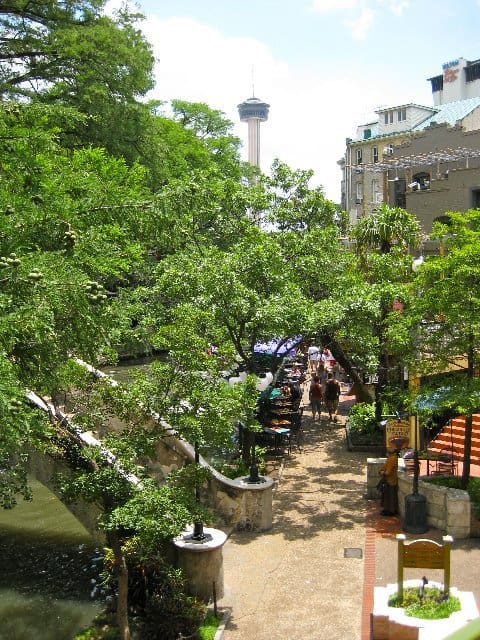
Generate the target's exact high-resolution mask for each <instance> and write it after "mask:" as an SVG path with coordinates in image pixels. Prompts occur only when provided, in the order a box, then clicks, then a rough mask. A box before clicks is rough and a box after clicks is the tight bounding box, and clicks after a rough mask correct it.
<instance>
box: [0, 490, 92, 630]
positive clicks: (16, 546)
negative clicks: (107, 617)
mask: <svg viewBox="0 0 480 640" xmlns="http://www.w3.org/2000/svg"><path fill="white" fill-rule="evenodd" d="M31 486H32V488H33V495H34V498H33V501H32V502H25V501H22V502H20V503H19V504H18V506H16V507H15V508H14V509H11V510H4V509H1V508H0V640H71V639H72V638H73V637H74V635H75V633H76V632H77V631H79V630H80V629H82V628H83V627H85V626H88V625H89V623H90V622H91V621H92V620H93V618H94V617H95V615H96V614H97V612H98V611H99V610H100V609H101V606H102V604H103V599H101V597H100V594H98V592H97V593H95V594H92V591H94V589H95V585H96V580H97V579H98V573H99V570H100V568H101V560H100V557H101V553H100V552H101V550H99V549H96V548H95V546H94V545H93V542H92V539H91V537H90V535H89V533H88V532H87V531H86V530H85V529H84V528H83V526H82V525H81V524H80V523H79V522H78V521H77V520H76V519H75V518H74V517H73V516H72V515H71V513H70V512H69V511H68V510H67V509H66V507H65V506H64V505H63V504H62V503H61V502H60V501H59V500H58V499H57V498H56V497H55V496H54V495H53V494H52V493H51V492H50V491H49V490H48V489H46V488H45V487H44V486H43V485H41V484H39V483H38V482H36V481H35V480H33V479H32V480H31ZM92 595H94V597H92Z"/></svg>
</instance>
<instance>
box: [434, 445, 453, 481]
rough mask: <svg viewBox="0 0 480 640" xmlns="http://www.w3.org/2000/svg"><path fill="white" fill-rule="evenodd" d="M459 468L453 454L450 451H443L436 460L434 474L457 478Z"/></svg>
mask: <svg viewBox="0 0 480 640" xmlns="http://www.w3.org/2000/svg"><path fill="white" fill-rule="evenodd" d="M457 467H458V465H457V461H456V460H455V458H454V457H453V452H452V451H451V450H450V449H442V450H441V451H440V453H439V454H438V457H437V459H436V460H435V469H434V471H433V473H435V474H443V475H451V476H455V475H457Z"/></svg>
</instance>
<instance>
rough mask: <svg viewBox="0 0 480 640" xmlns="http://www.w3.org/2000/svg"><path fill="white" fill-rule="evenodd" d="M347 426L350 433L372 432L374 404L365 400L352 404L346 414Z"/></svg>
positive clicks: (374, 425) (373, 426) (373, 427)
mask: <svg viewBox="0 0 480 640" xmlns="http://www.w3.org/2000/svg"><path fill="white" fill-rule="evenodd" d="M348 427H349V429H350V432H352V433H354V432H355V433H357V432H358V433H363V434H371V433H373V432H374V431H375V430H376V423H375V405H374V404H372V403H367V402H357V404H354V405H353V407H352V408H351V409H350V414H349V416H348Z"/></svg>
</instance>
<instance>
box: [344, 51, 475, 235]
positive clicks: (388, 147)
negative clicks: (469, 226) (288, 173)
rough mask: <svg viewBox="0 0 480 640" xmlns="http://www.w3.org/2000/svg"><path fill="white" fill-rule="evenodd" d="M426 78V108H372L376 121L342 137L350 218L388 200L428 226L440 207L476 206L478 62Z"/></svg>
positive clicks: (442, 209)
mask: <svg viewBox="0 0 480 640" xmlns="http://www.w3.org/2000/svg"><path fill="white" fill-rule="evenodd" d="M430 82H431V85H432V95H433V103H434V105H433V106H432V107H426V106H422V105H418V104H412V103H409V104H403V105H398V106H395V107H388V108H382V109H378V110H377V111H376V113H377V114H378V119H377V120H376V121H375V122H371V123H368V124H365V125H361V126H359V127H358V129H357V136H356V138H355V139H347V149H346V153H345V156H344V158H342V159H341V160H340V161H339V164H340V166H341V167H342V172H343V179H342V207H343V208H344V209H345V210H346V211H348V213H349V217H350V222H352V223H354V222H355V221H356V220H357V219H358V218H361V217H363V216H367V215H369V214H370V213H371V212H372V211H373V210H374V209H376V208H377V207H378V205H379V204H381V203H382V202H387V203H388V204H390V205H392V206H401V207H405V208H406V209H407V210H408V211H410V212H411V213H415V214H416V215H417V217H418V218H419V221H420V223H421V224H422V227H423V228H424V230H425V231H429V230H430V228H431V224H432V222H433V220H434V219H435V218H437V217H440V216H441V215H442V214H443V213H444V212H445V211H447V210H463V209H468V208H469V207H471V206H476V205H477V204H479V205H480V171H479V167H480V160H478V159H477V158H479V157H480V151H479V150H480V61H475V62H468V61H466V60H464V59H463V58H460V59H459V60H455V61H452V62H449V63H446V64H445V65H443V74H442V75H441V76H436V77H434V78H430ZM462 171H463V173H462ZM452 174H454V175H455V178H453V175H452ZM445 176H448V179H449V182H448V183H446V178H445ZM465 181H466V182H465ZM427 192H428V193H427ZM420 194H422V195H421V196H420ZM447 194H448V195H447Z"/></svg>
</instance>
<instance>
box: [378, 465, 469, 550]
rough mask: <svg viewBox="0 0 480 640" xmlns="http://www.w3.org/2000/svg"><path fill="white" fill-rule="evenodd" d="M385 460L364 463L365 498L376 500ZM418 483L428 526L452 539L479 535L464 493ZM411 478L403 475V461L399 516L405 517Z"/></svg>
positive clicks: (424, 482)
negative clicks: (365, 479) (365, 476)
mask: <svg viewBox="0 0 480 640" xmlns="http://www.w3.org/2000/svg"><path fill="white" fill-rule="evenodd" d="M384 462H385V458H368V460H367V498H370V499H377V498H379V494H378V491H377V488H376V487H377V483H378V480H379V470H380V467H381V466H382V464H383V463H384ZM425 478H426V476H424V477H423V478H422V477H420V478H419V481H418V492H419V493H420V494H421V495H423V496H425V498H426V503H427V524H428V525H429V526H430V527H434V528H436V529H440V530H441V531H445V532H446V533H447V534H448V535H451V536H452V537H453V538H455V539H462V538H470V537H474V536H477V535H478V526H476V523H477V518H476V517H475V514H474V513H473V512H472V505H471V502H470V497H469V495H468V493H467V492H466V491H462V490H460V489H449V488H448V487H441V486H439V485H436V484H432V483H431V482H428V481H426V480H425ZM412 484H413V477H412V476H410V475H407V473H406V472H405V465H404V461H403V460H402V459H401V458H400V459H399V461H398V505H399V510H400V516H401V517H402V518H404V517H405V497H406V496H407V495H409V494H411V493H412Z"/></svg>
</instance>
